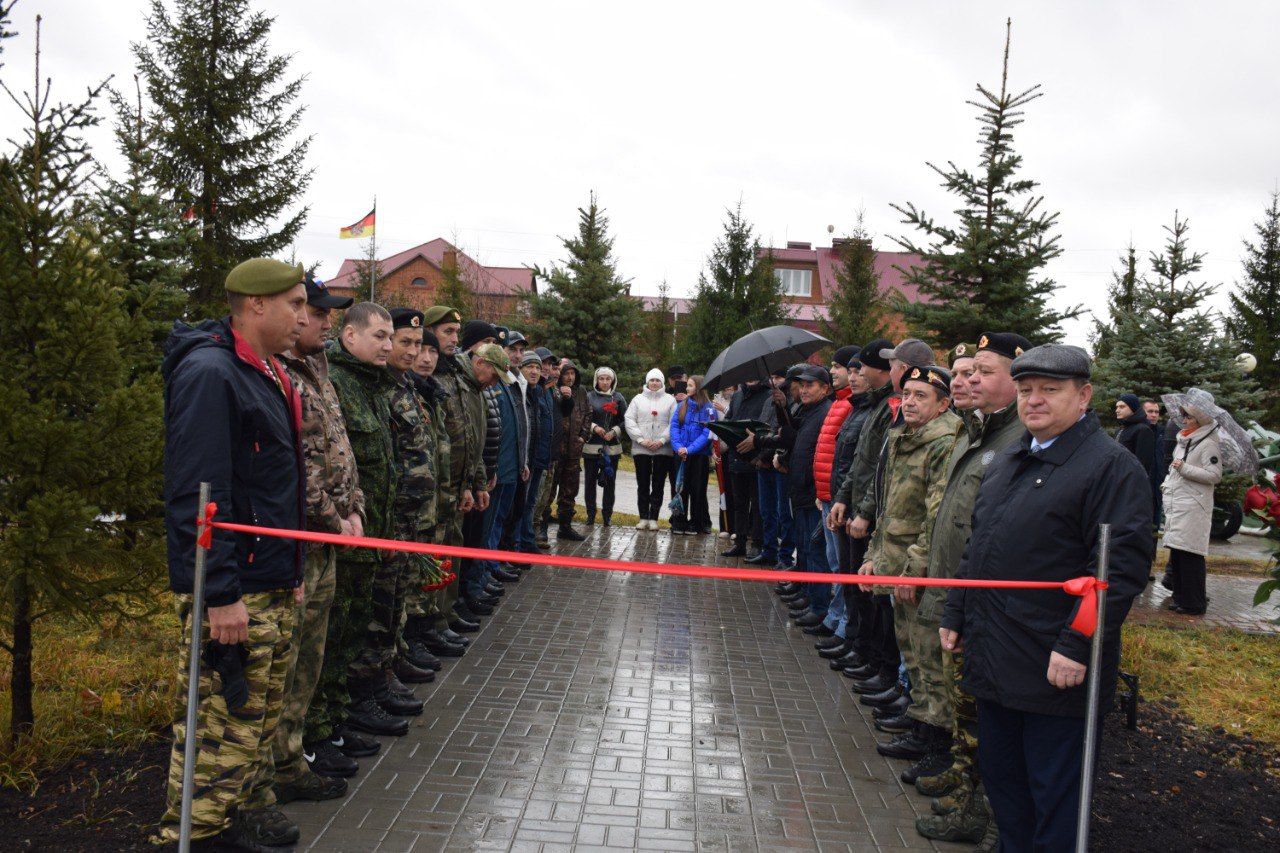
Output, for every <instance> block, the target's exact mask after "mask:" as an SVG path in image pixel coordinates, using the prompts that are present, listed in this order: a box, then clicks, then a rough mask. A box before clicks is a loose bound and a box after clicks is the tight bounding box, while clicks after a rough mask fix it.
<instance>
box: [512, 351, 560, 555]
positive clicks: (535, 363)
mask: <svg viewBox="0 0 1280 853" xmlns="http://www.w3.org/2000/svg"><path fill="white" fill-rule="evenodd" d="M520 373H521V374H522V375H523V376H524V379H525V383H526V385H525V406H526V409H527V411H528V413H529V482H528V483H527V484H526V485H525V500H524V506H523V507H521V508H520V527H519V529H518V534H519V535H518V536H517V547H518V548H519V549H520V550H521V551H524V552H525V553H527V554H537V553H539V550H538V546H537V535H536V534H535V533H534V516H535V515H536V513H537V509H538V495H539V493H540V492H541V491H542V478H543V475H544V474H546V472H547V469H548V468H549V467H550V466H551V433H552V431H553V430H554V428H555V424H554V415H553V414H552V404H551V391H550V389H548V388H545V387H543V384H542V381H541V380H542V359H541V358H540V357H539V356H538V354H537V353H536V352H526V353H525V354H524V357H523V358H522V359H521V360H520Z"/></svg>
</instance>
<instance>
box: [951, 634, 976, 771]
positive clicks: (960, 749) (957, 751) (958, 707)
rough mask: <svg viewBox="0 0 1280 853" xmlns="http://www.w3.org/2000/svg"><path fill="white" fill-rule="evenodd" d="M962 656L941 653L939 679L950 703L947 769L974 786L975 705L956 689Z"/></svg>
mask: <svg viewBox="0 0 1280 853" xmlns="http://www.w3.org/2000/svg"><path fill="white" fill-rule="evenodd" d="M963 666H964V655H963V654H962V653H960V652H946V651H944V652H943V653H942V671H943V677H944V679H945V680H946V683H947V694H948V699H949V700H950V702H951V710H952V723H951V766H952V767H954V768H955V769H957V770H959V771H960V772H961V773H964V774H966V775H968V777H969V778H970V780H972V781H973V783H974V784H975V785H976V784H977V783H978V781H979V779H980V777H979V775H978V703H977V702H975V701H974V699H973V697H972V696H970V695H969V694H968V692H967V691H966V690H965V689H964V688H963V687H961V686H960V676H961V675H962V670H963Z"/></svg>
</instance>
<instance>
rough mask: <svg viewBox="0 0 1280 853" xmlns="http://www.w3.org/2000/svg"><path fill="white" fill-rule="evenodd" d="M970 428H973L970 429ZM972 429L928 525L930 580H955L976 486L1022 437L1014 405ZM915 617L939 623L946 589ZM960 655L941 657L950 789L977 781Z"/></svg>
mask: <svg viewBox="0 0 1280 853" xmlns="http://www.w3.org/2000/svg"><path fill="white" fill-rule="evenodd" d="M971 425H972V426H971ZM966 426H971V428H970V429H969V430H968V431H967V432H966V433H965V434H963V435H961V436H960V440H959V441H957V442H956V446H955V449H954V450H953V451H952V452H951V461H950V462H949V463H948V471H947V491H946V494H945V495H943V497H942V504H941V505H940V506H939V508H938V518H937V521H935V522H934V526H933V540H932V542H931V548H930V551H929V563H928V568H927V574H928V576H929V577H931V578H952V577H955V574H956V569H957V568H959V566H960V558H961V557H962V556H963V555H964V546H965V544H966V543H967V542H968V541H969V532H970V530H971V529H972V528H973V504H974V502H975V501H976V500H977V498H978V487H979V486H980V485H981V484H982V478H983V477H985V476H986V473H987V466H988V465H989V464H990V463H991V460H992V459H994V458H995V457H996V455H997V454H998V453H999V452H1000V451H1001V450H1003V449H1004V448H1006V447H1008V446H1009V445H1011V444H1013V443H1014V442H1015V441H1017V440H1018V438H1019V437H1020V436H1021V435H1022V432H1023V426H1022V422H1021V421H1019V420H1018V406H1017V404H1016V403H1010V404H1009V405H1008V406H1006V407H1005V408H1003V409H1001V410H1000V411H998V412H995V413H994V414H992V415H989V416H987V417H985V418H980V417H976V416H971V417H970V418H969V419H968V420H967V421H966ZM923 593H924V594H923V595H922V596H921V599H920V607H919V613H920V618H921V619H922V620H925V619H928V620H930V621H938V620H940V619H941V617H942V606H943V604H944V602H945V601H946V599H947V591H946V590H945V589H942V588H929V589H925V590H923ZM960 663H961V654H960V653H959V652H954V653H953V652H946V651H944V652H943V653H942V666H943V676H944V678H943V680H944V683H945V685H946V687H947V703H948V708H949V710H950V712H951V717H952V743H951V755H952V757H953V758H954V764H953V766H952V768H951V770H950V771H948V773H949V774H950V775H949V776H948V778H947V779H946V780H945V781H941V782H940V783H939V786H940V787H954V786H955V785H956V784H961V783H962V782H963V779H962V778H961V777H962V776H967V777H968V779H969V781H970V782H976V781H977V759H978V713H977V707H976V705H975V704H974V701H973V697H972V696H970V695H969V694H968V693H966V692H965V691H964V690H962V689H961V688H960Z"/></svg>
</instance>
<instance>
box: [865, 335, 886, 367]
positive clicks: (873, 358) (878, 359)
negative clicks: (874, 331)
mask: <svg viewBox="0 0 1280 853" xmlns="http://www.w3.org/2000/svg"><path fill="white" fill-rule="evenodd" d="M886 349H893V341H890V340H887V339H886V338H876V339H875V340H874V341H868V342H867V343H866V344H865V345H864V346H863V347H862V355H860V356H859V360H861V361H862V363H863V364H865V365H866V366H867V367H874V368H876V369H877V370H888V369H889V359H887V358H885V357H884V356H882V355H881V354H880V350H886Z"/></svg>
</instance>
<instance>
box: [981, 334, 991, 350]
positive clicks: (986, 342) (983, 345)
mask: <svg viewBox="0 0 1280 853" xmlns="http://www.w3.org/2000/svg"><path fill="white" fill-rule="evenodd" d="M989 343H991V342H990V341H989V340H988V339H987V336H986V335H983V336H982V337H981V338H978V349H982V348H983V347H985V346H986V345H987V344H989Z"/></svg>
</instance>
